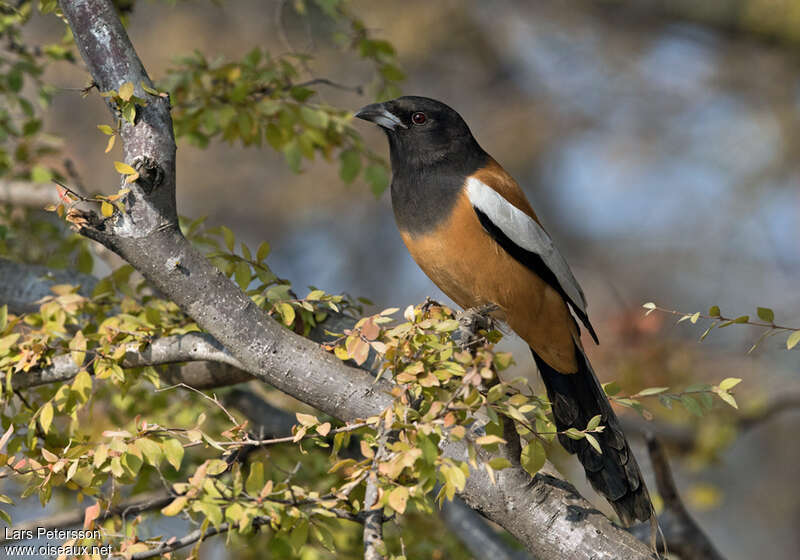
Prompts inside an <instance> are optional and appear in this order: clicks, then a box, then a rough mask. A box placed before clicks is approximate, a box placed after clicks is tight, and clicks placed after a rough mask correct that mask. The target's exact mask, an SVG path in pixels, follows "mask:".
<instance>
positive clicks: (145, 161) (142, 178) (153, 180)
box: [133, 156, 164, 194]
mask: <svg viewBox="0 0 800 560" xmlns="http://www.w3.org/2000/svg"><path fill="white" fill-rule="evenodd" d="M133 168H134V169H135V170H136V171H137V172H138V173H139V178H138V179H136V184H137V185H139V187H141V189H142V190H143V191H144V192H145V194H150V193H152V192H153V191H154V190H156V189H157V188H158V187H159V186H160V185H161V183H162V181H163V180H164V170H163V169H162V168H161V166H160V165H159V163H158V162H157V161H156V160H155V159H153V158H151V157H150V156H137V157H136V158H135V159H134V160H133Z"/></svg>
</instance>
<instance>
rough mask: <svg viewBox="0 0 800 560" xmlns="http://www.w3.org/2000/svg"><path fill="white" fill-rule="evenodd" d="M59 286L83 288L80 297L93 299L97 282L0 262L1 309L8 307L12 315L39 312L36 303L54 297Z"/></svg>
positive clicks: (67, 272) (68, 273) (66, 272)
mask: <svg viewBox="0 0 800 560" xmlns="http://www.w3.org/2000/svg"><path fill="white" fill-rule="evenodd" d="M56 284H73V285H75V284H79V285H80V290H79V291H80V293H81V294H83V295H89V293H91V291H92V289H94V286H95V284H97V280H96V279H95V278H94V277H93V276H87V275H86V274H80V273H78V272H73V271H70V270H54V269H50V268H47V267H45V266H38V265H33V264H21V263H18V262H14V261H10V260H8V259H3V258H0V305H3V304H6V305H8V310H9V312H11V313H16V314H18V315H19V314H21V313H28V312H30V311H34V310H36V309H37V308H38V306H37V305H35V302H36V301H37V300H39V299H41V298H43V297H45V296H51V295H53V292H51V291H50V288H51V287H52V286H54V285H56Z"/></svg>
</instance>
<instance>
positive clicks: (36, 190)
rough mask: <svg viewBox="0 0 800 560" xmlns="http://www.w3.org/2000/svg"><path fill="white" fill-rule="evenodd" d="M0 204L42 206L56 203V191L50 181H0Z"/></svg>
mask: <svg viewBox="0 0 800 560" xmlns="http://www.w3.org/2000/svg"><path fill="white" fill-rule="evenodd" d="M0 204H10V205H11V206H26V207H30V208H39V209H41V208H44V207H45V206H47V205H48V204H58V191H57V190H56V187H55V185H53V184H52V183H47V184H44V183H31V182H30V181H5V180H3V181H0Z"/></svg>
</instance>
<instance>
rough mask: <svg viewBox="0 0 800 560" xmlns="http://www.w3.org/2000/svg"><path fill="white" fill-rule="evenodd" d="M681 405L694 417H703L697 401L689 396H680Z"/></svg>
mask: <svg viewBox="0 0 800 560" xmlns="http://www.w3.org/2000/svg"><path fill="white" fill-rule="evenodd" d="M681 404H683V406H684V407H685V408H686V410H688V411H689V412H691V413H692V414H694V415H695V416H702V415H703V409H702V408H700V405H699V404H697V401H696V400H694V399H693V398H692V397H690V396H689V395H682V396H681Z"/></svg>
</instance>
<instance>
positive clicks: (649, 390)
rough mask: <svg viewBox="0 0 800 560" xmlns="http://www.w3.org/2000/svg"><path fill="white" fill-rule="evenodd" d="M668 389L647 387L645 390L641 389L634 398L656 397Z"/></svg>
mask: <svg viewBox="0 0 800 560" xmlns="http://www.w3.org/2000/svg"><path fill="white" fill-rule="evenodd" d="M668 389H669V387H648V388H647V389H643V390H641V391H639V392H638V393H636V395H635V396H637V397H648V396H650V395H657V394H659V393H663V392H664V391H666V390H668Z"/></svg>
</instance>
